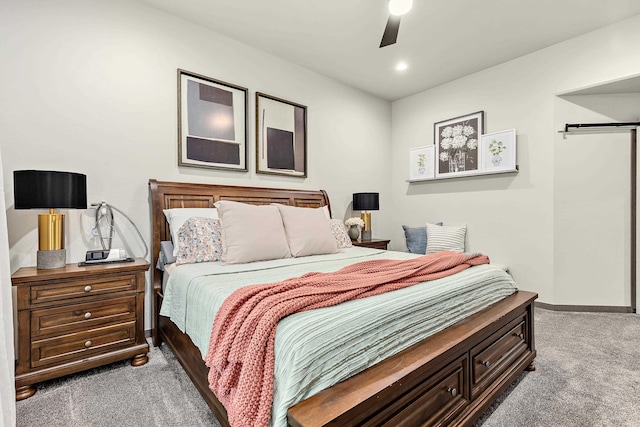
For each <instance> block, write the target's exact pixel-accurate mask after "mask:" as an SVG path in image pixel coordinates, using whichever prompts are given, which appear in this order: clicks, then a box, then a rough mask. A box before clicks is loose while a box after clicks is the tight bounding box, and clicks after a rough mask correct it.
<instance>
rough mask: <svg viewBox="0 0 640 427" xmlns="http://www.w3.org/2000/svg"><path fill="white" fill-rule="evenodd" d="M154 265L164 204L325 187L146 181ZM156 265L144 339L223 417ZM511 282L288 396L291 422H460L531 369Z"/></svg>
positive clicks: (301, 202) (316, 194)
mask: <svg viewBox="0 0 640 427" xmlns="http://www.w3.org/2000/svg"><path fill="white" fill-rule="evenodd" d="M149 187H150V196H151V204H152V212H151V214H152V218H151V220H152V232H153V235H152V236H153V254H154V257H155V259H154V265H155V263H156V262H157V257H158V254H159V252H160V242H161V241H165V240H169V239H170V231H169V227H168V224H167V222H166V220H165V217H164V214H163V209H168V208H181V207H183V208H190V207H213V204H214V203H215V202H216V201H218V200H233V201H240V202H244V203H250V204H269V203H281V204H286V205H291V206H299V207H321V206H329V199H328V196H327V194H326V193H325V192H324V191H308V190H283V189H269V188H257V187H237V186H219V185H208V184H188V183H173V182H159V181H156V180H150V181H149ZM162 279H163V277H162V272H161V271H159V270H154V272H153V289H154V297H153V304H154V307H153V317H154V328H153V340H154V344H155V345H160V344H161V343H162V342H164V343H166V345H167V346H168V347H169V348H170V349H171V351H172V352H173V353H174V355H175V356H176V358H177V359H178V360H179V362H180V363H181V365H182V366H183V368H184V369H185V371H186V373H187V374H188V375H189V377H190V378H191V380H192V381H193V383H194V385H195V386H196V388H197V389H198V391H199V392H200V394H201V395H202V397H203V399H204V400H205V401H206V402H207V404H208V405H209V407H210V408H211V410H212V412H213V413H214V415H215V416H216V418H217V419H218V420H219V421H220V423H221V424H222V425H223V426H227V425H229V423H228V419H227V413H226V411H225V409H224V407H223V406H222V405H221V404H220V402H219V401H218V399H217V398H216V397H215V395H214V394H213V393H212V392H211V391H210V390H209V387H208V381H207V373H208V368H207V367H206V366H205V364H204V362H203V357H202V352H201V349H200V348H198V346H197V345H196V344H194V342H193V341H192V339H191V338H190V337H189V336H188V335H187V334H185V333H183V332H182V331H181V330H180V328H178V326H176V324H175V323H173V322H172V321H171V320H169V318H167V317H165V316H161V315H160V307H161V305H162V303H163V299H164V297H165V296H164V294H163V286H162ZM536 297H537V295H536V294H534V293H530V292H524V291H517V292H515V293H513V294H511V295H509V296H507V297H506V298H504V299H501V300H500V301H498V302H496V303H493V304H491V305H490V306H488V307H486V308H484V309H482V310H481V311H479V312H477V313H475V314H472V315H471V316H469V317H466V318H464V319H462V320H460V321H458V322H457V323H455V324H453V325H450V326H448V327H446V329H443V330H441V331H440V332H437V333H435V334H433V335H431V336H429V337H428V338H425V339H421V340H420V341H419V342H416V343H415V344H413V345H411V346H410V347H408V348H406V349H405V350H403V351H401V352H399V353H397V354H395V355H392V356H390V357H388V358H386V359H384V360H382V361H379V362H378V363H376V364H375V365H373V366H371V367H370V368H368V369H366V370H364V371H362V372H360V373H358V374H356V375H354V376H352V377H350V378H348V379H346V380H344V381H341V382H339V383H337V384H335V385H333V386H331V387H328V388H326V389H324V390H322V391H320V392H318V393H316V394H314V395H313V396H311V397H309V398H306V399H305V400H303V401H301V402H299V403H296V404H294V405H292V406H291V407H290V408H289V409H288V411H287V413H286V420H287V423H288V424H289V425H291V426H321V425H336V426H345V425H371V426H374V425H394V426H398V425H407V426H412V425H442V424H449V425H469V424H471V423H472V422H473V421H474V420H475V419H476V418H477V417H478V416H479V415H480V414H481V413H482V412H483V411H484V410H485V409H486V408H487V407H488V406H489V405H490V404H491V403H492V402H493V401H494V400H495V398H496V397H497V396H498V395H499V394H500V393H501V392H502V391H504V389H505V388H506V387H507V386H508V385H509V384H510V383H511V382H513V380H515V378H517V376H518V375H519V374H520V373H521V372H522V371H523V370H525V369H528V370H532V369H534V366H533V364H532V363H533V360H534V358H535V355H536V352H535V346H534V335H533V332H534V331H533V311H532V310H533V301H534V300H535V298H536Z"/></svg>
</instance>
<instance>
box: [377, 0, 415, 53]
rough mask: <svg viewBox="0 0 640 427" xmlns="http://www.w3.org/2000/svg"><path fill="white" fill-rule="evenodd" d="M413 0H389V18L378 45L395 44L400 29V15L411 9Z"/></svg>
mask: <svg viewBox="0 0 640 427" xmlns="http://www.w3.org/2000/svg"><path fill="white" fill-rule="evenodd" d="M412 6H413V0H389V20H388V21H387V26H386V27H385V28H384V33H383V34H382V41H381V42H380V47H385V46H389V45H391V44H395V42H396V40H397V39H398V30H399V29H400V17H401V16H402V15H404V14H405V13H407V12H409V11H410V10H411V7H412Z"/></svg>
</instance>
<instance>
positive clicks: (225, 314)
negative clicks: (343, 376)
mask: <svg viewBox="0 0 640 427" xmlns="http://www.w3.org/2000/svg"><path fill="white" fill-rule="evenodd" d="M488 263H489V258H487V257H486V256H484V255H479V254H474V255H467V254H460V253H454V252H438V253H435V254H430V255H425V256H422V257H419V258H414V259H411V260H404V261H396V260H388V259H382V260H370V261H364V262H359V263H356V264H352V265H350V266H347V267H344V268H342V269H340V270H338V271H336V272H333V273H307V274H305V275H303V276H300V277H295V278H291V279H287V280H285V281H282V282H279V283H272V284H264V285H253V286H247V287H243V288H241V289H238V290H237V291H235V292H234V293H233V294H231V295H230V296H229V297H227V299H226V300H225V301H224V302H223V304H222V306H221V307H220V310H219V311H218V313H217V315H216V318H215V321H214V323H213V330H212V331H211V339H210V341H209V352H208V354H207V357H206V359H205V361H206V364H207V366H209V368H210V370H209V387H210V388H211V390H212V391H213V392H214V394H215V395H216V396H217V398H218V400H220V402H221V403H222V404H223V405H224V407H225V408H226V410H227V414H228V418H229V422H230V424H231V425H232V426H233V427H245V426H246V427H256V426H267V425H268V423H269V419H270V417H271V406H272V400H273V372H274V345H275V344H274V342H275V333H276V325H277V323H278V321H279V320H280V319H282V318H283V317H285V316H288V315H290V314H293V313H297V312H300V311H306V310H312V309H315V308H321V307H328V306H331V305H335V304H339V303H341V302H344V301H348V300H354V299H358V298H364V297H368V296H372V295H378V294H381V293H384V292H389V291H393V290H396V289H401V288H405V287H407V286H411V285H415V284H417V283H420V282H425V281H428V280H435V279H439V278H441V277H445V276H449V275H452V274H455V273H458V272H460V271H462V270H465V269H467V268H469V267H470V266H474V265H480V264H488Z"/></svg>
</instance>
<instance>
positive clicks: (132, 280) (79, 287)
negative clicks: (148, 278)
mask: <svg viewBox="0 0 640 427" xmlns="http://www.w3.org/2000/svg"><path fill="white" fill-rule="evenodd" d="M139 287H140V288H141V289H138V288H139ZM143 287H144V283H140V284H139V283H138V281H137V280H136V276H135V274H131V275H120V276H117V277H106V278H98V279H95V278H94V279H84V280H76V281H73V282H62V283H56V284H54V283H51V284H49V283H47V284H45V285H34V286H31V304H40V303H46V302H57V301H61V300H65V299H70V298H81V297H86V296H89V295H100V294H106V293H112V292H124V291H143V290H144V289H143Z"/></svg>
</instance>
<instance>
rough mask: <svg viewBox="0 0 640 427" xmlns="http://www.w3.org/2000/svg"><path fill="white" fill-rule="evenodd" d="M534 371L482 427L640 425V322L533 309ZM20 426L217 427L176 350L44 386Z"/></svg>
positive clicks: (21, 407) (22, 410) (21, 405)
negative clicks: (143, 361) (133, 364)
mask: <svg viewBox="0 0 640 427" xmlns="http://www.w3.org/2000/svg"><path fill="white" fill-rule="evenodd" d="M535 328H536V330H535V335H536V347H537V350H538V357H537V358H536V361H535V364H536V366H537V368H538V369H537V370H536V371H535V372H527V373H524V374H522V375H521V376H520V378H519V379H518V381H517V382H516V384H514V385H513V386H511V387H510V388H509V389H508V390H507V391H506V392H505V393H504V394H503V395H502V396H500V398H499V399H498V402H496V404H494V405H493V406H492V407H491V408H489V410H487V411H486V412H485V413H484V414H483V415H482V417H481V418H480V420H479V421H478V422H477V423H476V424H475V425H476V426H480V425H482V426H483V427H514V426H527V427H529V426H549V427H551V426H553V427H556V426H576V427H578V426H579V427H585V426H594V427H595V426H598V427H600V426H617V427H622V426H629V427H631V426H634V427H635V426H640V316H639V315H633V314H611V313H607V314H604V313H566V312H553V311H548V310H542V309H536V315H535ZM16 405H17V425H18V426H25V427H26V426H29V427H31V426H50V427H55V426H65V427H74V426H83V427H84V426H96V427H97V426H109V427H110V426H118V427H125V426H126V427H129V426H132V427H134V426H141V427H142V426H145V427H146V426H219V424H218V423H217V421H216V420H215V418H214V417H213V415H212V414H211V413H210V411H209V408H208V407H207V405H206V404H205V403H204V402H203V401H202V399H201V398H200V395H199V394H198V392H197V391H196V389H195V388H194V387H193V385H192V384H191V382H190V381H189V379H188V377H187V375H186V374H185V373H184V371H182V369H181V367H180V365H179V363H178V362H177V361H176V360H175V358H174V357H173V356H172V354H171V352H170V351H169V350H168V349H167V348H166V346H162V347H161V349H152V351H151V353H150V356H149V363H147V364H146V365H144V366H141V367H138V368H133V367H131V366H130V365H129V363H128V362H121V363H115V364H113V365H109V366H106V367H102V368H97V369H93V370H91V371H87V372H85V373H81V374H77V375H72V376H69V377H66V378H63V379H58V380H53V381H49V382H46V383H42V384H40V385H38V392H37V393H36V394H35V395H34V396H33V397H31V398H29V399H27V400H24V401H21V402H17V404H16Z"/></svg>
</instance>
